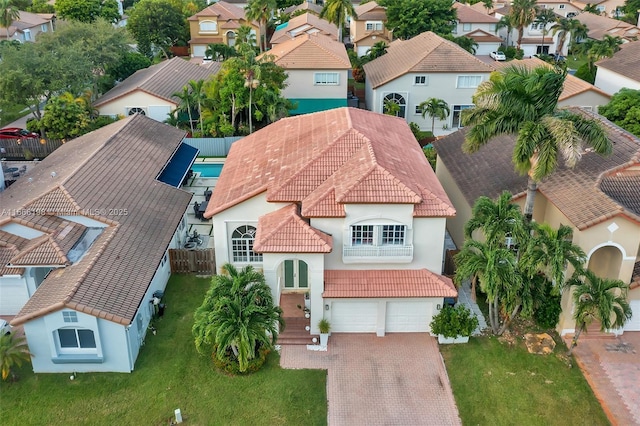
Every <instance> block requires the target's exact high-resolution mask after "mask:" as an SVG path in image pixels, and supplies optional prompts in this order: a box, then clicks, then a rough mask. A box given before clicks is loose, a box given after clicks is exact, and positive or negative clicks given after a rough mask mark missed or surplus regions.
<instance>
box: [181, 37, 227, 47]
mask: <svg viewBox="0 0 640 426" xmlns="http://www.w3.org/2000/svg"><path fill="white" fill-rule="evenodd" d="M223 42H224V40H223V38H222V37H194V38H192V39H191V40H189V44H190V45H194V44H216V43H223Z"/></svg>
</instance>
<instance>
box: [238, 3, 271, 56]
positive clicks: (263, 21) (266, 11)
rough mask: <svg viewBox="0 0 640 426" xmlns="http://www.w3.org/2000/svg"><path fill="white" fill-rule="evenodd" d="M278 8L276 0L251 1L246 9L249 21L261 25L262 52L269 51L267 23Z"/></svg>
mask: <svg viewBox="0 0 640 426" xmlns="http://www.w3.org/2000/svg"><path fill="white" fill-rule="evenodd" d="M277 8H278V6H277V3H276V0H249V3H248V4H247V6H246V7H245V10H246V16H247V19H250V20H252V21H258V22H259V23H260V51H261V52H264V51H265V50H267V22H268V21H269V19H271V15H272V14H273V12H274V11H275V10H276V9H277Z"/></svg>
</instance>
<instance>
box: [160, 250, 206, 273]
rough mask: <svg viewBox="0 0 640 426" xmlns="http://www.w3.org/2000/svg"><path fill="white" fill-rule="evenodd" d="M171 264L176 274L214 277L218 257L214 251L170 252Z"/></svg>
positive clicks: (172, 270)
mask: <svg viewBox="0 0 640 426" xmlns="http://www.w3.org/2000/svg"><path fill="white" fill-rule="evenodd" d="M169 263H170V265H171V272H172V273H174V274H198V275H214V274H215V273H216V257H215V253H214V251H213V249H204V250H188V249H171V250H169Z"/></svg>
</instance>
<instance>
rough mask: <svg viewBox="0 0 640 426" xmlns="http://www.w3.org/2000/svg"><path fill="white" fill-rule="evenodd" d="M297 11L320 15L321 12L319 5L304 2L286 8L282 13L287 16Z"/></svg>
mask: <svg viewBox="0 0 640 426" xmlns="http://www.w3.org/2000/svg"><path fill="white" fill-rule="evenodd" d="M299 10H304V11H308V12H309V13H313V14H316V15H320V12H322V6H320V5H319V4H315V3H311V2H308V1H304V2H302V3H300V4H297V5H293V6H289V7H287V8H286V9H285V10H284V13H288V14H289V15H291V14H293V13H294V12H297V11H299Z"/></svg>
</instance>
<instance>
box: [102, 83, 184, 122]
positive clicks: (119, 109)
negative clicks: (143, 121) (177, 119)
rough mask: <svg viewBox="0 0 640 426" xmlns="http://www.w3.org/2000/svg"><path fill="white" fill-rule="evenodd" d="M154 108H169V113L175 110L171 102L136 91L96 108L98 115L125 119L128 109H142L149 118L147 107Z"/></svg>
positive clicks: (174, 105)
mask: <svg viewBox="0 0 640 426" xmlns="http://www.w3.org/2000/svg"><path fill="white" fill-rule="evenodd" d="M154 106H157V107H169V109H170V110H171V111H173V110H174V109H175V108H176V104H175V103H173V102H169V101H167V100H165V99H161V98H158V97H156V96H153V95H150V94H148V93H145V92H142V91H140V90H136V91H134V92H132V93H129V94H127V95H125V96H122V97H120V98H117V99H113V100H112V101H111V102H107V103H105V104H104V105H100V106H98V111H99V112H100V115H109V116H116V115H123V116H125V117H126V115H127V111H128V108H134V107H137V108H144V109H145V113H146V115H147V116H150V115H149V107H154ZM152 118H154V117H152ZM166 118H167V117H164V118H163V120H158V121H164V120H165V119H166Z"/></svg>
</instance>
